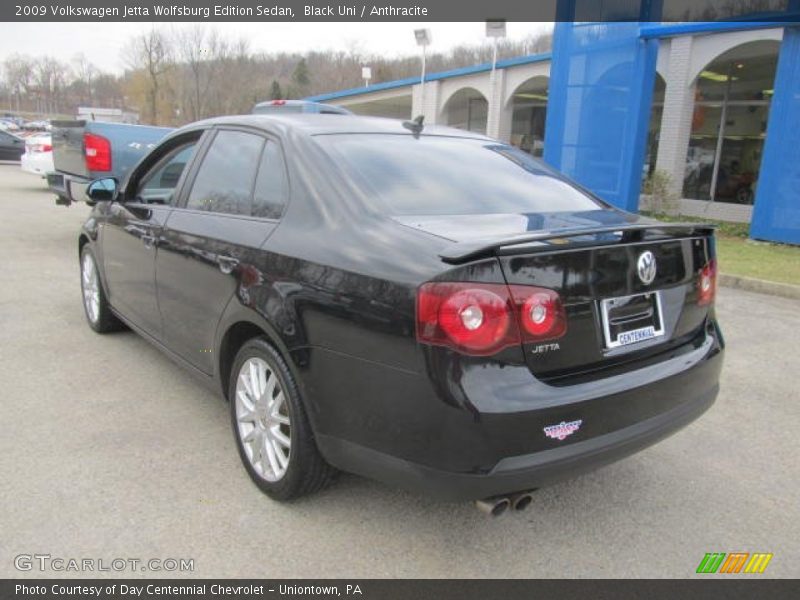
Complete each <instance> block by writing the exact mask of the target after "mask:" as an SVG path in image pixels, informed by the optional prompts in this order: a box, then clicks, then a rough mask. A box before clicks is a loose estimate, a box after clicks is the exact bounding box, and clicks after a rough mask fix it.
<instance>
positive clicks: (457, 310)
mask: <svg viewBox="0 0 800 600" xmlns="http://www.w3.org/2000/svg"><path fill="white" fill-rule="evenodd" d="M88 195H89V198H90V201H91V202H93V203H95V206H94V208H93V210H92V212H91V215H90V217H89V218H88V220H87V221H86V223H85V224H84V226H83V229H82V231H81V232H80V235H79V237H78V240H77V242H78V251H79V255H80V264H81V286H82V290H83V302H84V308H85V312H86V318H87V321H88V324H89V326H90V327H91V328H93V329H94V330H95V331H97V332H100V333H105V332H109V331H112V330H115V329H117V328H119V327H121V326H122V325H123V324H124V325H128V326H129V327H131V328H132V329H133V330H134V331H136V332H138V333H139V334H141V335H142V336H143V337H145V338H146V339H147V340H149V341H150V342H152V343H153V344H155V345H156V346H157V347H158V348H160V349H161V350H163V351H164V352H165V353H166V354H167V355H168V356H170V357H172V358H173V359H174V360H176V361H177V362H178V363H180V364H182V365H184V366H185V367H186V368H187V369H189V370H190V371H192V372H193V373H195V374H196V375H197V376H198V377H199V378H200V380H201V381H203V382H205V383H206V384H208V385H209V386H211V387H212V388H215V389H217V390H219V391H220V392H221V393H222V395H223V396H224V397H225V398H226V399H227V400H228V401H229V403H230V414H231V423H232V428H233V434H234V438H235V440H236V444H237V447H238V451H239V455H240V457H241V460H242V463H243V464H244V468H245V469H246V470H247V473H248V474H249V476H250V477H251V478H252V480H253V481H254V482H255V484H256V485H257V486H258V487H259V488H260V489H261V490H263V491H264V492H266V493H267V494H268V495H270V496H271V497H272V498H275V499H278V500H289V499H291V498H295V497H298V496H301V495H303V494H307V493H310V492H313V491H316V490H319V489H320V488H322V487H323V486H324V485H325V484H326V483H327V482H328V481H329V480H330V478H331V476H332V474H333V473H334V469H342V470H345V471H351V472H354V473H358V474H361V475H365V476H368V477H372V478H375V479H378V480H382V481H386V482H389V483H392V484H398V485H402V486H405V487H408V488H411V489H419V490H424V491H426V492H429V493H435V494H438V495H440V496H442V497H446V498H453V499H455V498H462V499H467V498H470V499H483V500H482V502H481V503H480V505H481V506H482V507H484V508H486V509H487V511H489V512H491V513H493V514H497V513H499V512H502V511H503V510H504V509H505V508H506V507H508V506H509V505H512V506H515V507H518V508H521V507H523V506H525V505H526V504H527V503H529V502H530V491H531V490H533V489H535V488H538V487H540V486H542V485H544V484H546V483H549V482H551V481H554V480H558V479H561V478H564V477H568V476H571V475H574V474H576V473H580V472H582V471H586V470H589V469H592V468H595V467H598V466H600V465H603V464H606V463H609V462H611V461H614V460H617V459H619V458H622V457H624V456H627V455H629V454H631V453H633V452H636V451H638V450H640V449H642V448H644V447H646V446H649V445H650V444H653V443H655V442H656V441H658V440H660V439H662V438H664V437H666V436H668V435H670V434H672V433H673V432H675V431H676V430H677V429H679V428H680V427H682V426H684V425H686V424H687V423H689V422H690V421H692V420H694V419H695V418H697V417H698V416H699V415H700V414H701V413H703V412H704V411H705V410H706V409H707V408H709V406H711V404H712V403H713V402H714V399H715V397H716V395H717V392H718V389H719V384H718V381H719V373H720V368H721V363H722V356H723V340H722V335H721V333H720V330H719V327H718V325H717V320H716V317H715V312H714V295H715V277H716V267H715V264H716V263H715V250H714V238H713V229H711V228H709V227H707V226H703V225H698V224H696V223H689V224H680V223H670V224H666V223H660V222H658V221H654V220H650V219H645V218H642V217H640V216H638V215H634V214H629V213H625V212H622V211H619V210H617V209H614V208H612V207H611V206H609V205H607V204H605V203H603V202H602V201H600V200H599V199H597V198H595V197H593V196H592V195H591V194H589V193H588V192H586V191H585V190H583V189H581V188H579V187H576V186H575V185H574V184H572V183H570V182H569V181H568V180H567V179H565V178H564V177H563V176H561V175H560V174H558V173H557V172H555V171H553V170H552V169H550V168H549V167H547V166H545V165H544V164H543V163H541V162H539V161H538V160H536V159H534V158H532V157H531V156H529V155H527V154H525V153H523V152H521V151H519V150H517V149H515V148H513V147H511V146H509V145H506V144H504V143H501V142H498V141H495V140H491V139H489V138H486V137H483V136H480V135H478V134H475V133H471V132H466V131H461V130H456V129H450V128H443V127H423V125H422V124H421V123H420V122H403V123H401V122H400V121H394V120H389V119H375V118H363V117H353V116H341V117H340V116H336V117H333V116H329V115H281V116H271V117H264V116H239V117H226V118H218V119H212V120H208V121H202V122H199V123H195V124H192V125H188V126H186V127H183V128H181V129H178V130H177V131H175V132H173V133H171V134H170V135H168V136H167V137H166V138H165V139H164V140H162V141H161V143H159V144H158V145H157V146H156V147H155V148H154V149H153V150H152V151H151V152H150V153H149V154H148V155H147V156H146V157H145V158H144V159H143V160H142V161H141V162H140V163H139V164H138V165H137V166H136V167H135V168H134V169H132V170H131V172H130V173H129V174H128V176H127V177H126V178H124V180H123V181H122V182H121V183H118V182H117V181H116V180H114V179H110V178H105V179H100V180H97V181H95V182H93V183H92V184H91V185H90V186H89V189H88ZM135 361H136V357H131V359H130V364H129V366H131V367H132V368H133V365H134V363H135ZM131 410H136V407H131ZM167 454H169V453H167ZM687 460H691V459H687ZM687 468H691V465H690V464H687Z"/></svg>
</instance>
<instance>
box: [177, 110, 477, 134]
mask: <svg viewBox="0 0 800 600" xmlns="http://www.w3.org/2000/svg"><path fill="white" fill-rule="evenodd" d="M212 125H241V126H246V127H254V128H257V129H264V130H267V131H270V130H275V129H283V130H296V131H302V132H304V133H306V134H308V135H332V134H342V133H389V134H408V135H412V132H411V130H410V129H408V128H406V127H404V126H403V121H402V120H400V119H385V118H382V117H362V116H357V115H326V114H308V113H305V114H304V113H287V114H285V115H284V114H277V113H276V114H269V115H236V116H230V117H216V118H213V119H206V120H205V121H200V122H198V123H192V124H190V125H187V126H186V128H185V129H190V128H195V127H209V126H212ZM422 134H423V135H445V136H452V137H463V138H479V139H489V138H487V137H486V136H484V135H482V134H480V133H476V132H474V131H464V130H463V129H455V128H453V127H443V126H440V125H425V126H424V128H423V130H422Z"/></svg>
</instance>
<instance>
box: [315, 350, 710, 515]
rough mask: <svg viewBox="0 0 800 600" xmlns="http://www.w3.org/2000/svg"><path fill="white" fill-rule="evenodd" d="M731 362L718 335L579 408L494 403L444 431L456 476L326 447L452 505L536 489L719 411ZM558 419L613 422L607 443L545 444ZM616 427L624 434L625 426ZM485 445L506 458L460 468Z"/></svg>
mask: <svg viewBox="0 0 800 600" xmlns="http://www.w3.org/2000/svg"><path fill="white" fill-rule="evenodd" d="M722 356H723V351H722V342H721V339H719V338H718V336H717V335H710V336H709V337H708V338H707V340H706V342H705V343H704V344H703V345H702V346H701V347H699V348H697V349H696V350H695V351H694V352H693V353H690V354H689V355H684V356H682V357H676V358H675V359H673V360H674V361H675V363H671V362H670V361H665V363H662V364H661V365H653V366H652V367H648V369H652V368H661V369H662V374H663V375H664V376H663V377H657V378H653V377H650V378H649V383H646V384H644V385H640V386H635V387H629V388H628V389H618V390H615V391H611V392H610V393H596V394H595V396H594V397H592V398H590V399H588V400H587V399H586V398H577V399H576V401H575V402H573V403H570V402H568V401H567V402H562V403H559V402H558V401H556V404H558V406H555V407H548V408H543V409H540V410H531V411H524V412H520V411H518V410H514V408H513V407H516V406H518V405H519V404H518V399H515V398H509V399H508V404H507V405H506V409H505V410H506V412H502V410H503V409H501V408H500V406H499V405H498V404H497V403H496V402H494V403H493V404H492V408H491V410H493V411H495V412H493V413H492V414H481V415H480V416H478V417H477V418H474V419H473V421H477V424H476V425H475V426H474V427H470V426H468V425H464V427H463V430H460V431H456V430H455V429H454V427H453V426H452V424H450V425H448V426H447V427H446V428H443V429H446V433H443V434H442V441H441V448H442V450H441V454H442V455H447V456H448V457H451V458H450V459H449V460H450V462H449V464H452V465H454V467H452V468H451V467H448V466H447V464H448V461H447V460H444V461H443V460H442V457H441V456H436V457H431V459H432V461H433V460H436V461H438V462H439V464H422V463H421V462H419V461H414V460H408V459H407V458H401V457H399V456H398V455H395V454H393V453H392V452H391V451H387V450H386V449H385V448H381V449H380V450H378V449H376V448H369V447H366V446H365V445H362V444H359V443H354V442H353V441H348V440H345V439H342V437H335V436H329V435H326V434H324V433H323V434H320V433H318V434H317V441H318V445H319V447H320V450H321V452H322V453H323V455H324V456H325V457H326V459H327V460H328V461H330V462H331V463H332V464H333V465H334V466H337V467H339V468H341V469H343V470H346V471H350V472H354V473H357V474H360V475H363V476H366V477H370V478H373V479H377V480H381V481H384V482H386V483H389V484H394V485H397V486H400V487H403V488H407V489H412V490H416V491H421V492H424V493H426V494H432V495H435V496H438V497H440V498H443V499H451V500H464V499H479V498H486V497H490V496H496V495H501V494H510V493H513V492H518V491H523V490H531V489H535V488H538V487H542V486H543V485H547V484H550V483H553V482H555V481H558V480H561V479H566V478H569V477H573V476H575V475H578V474H580V473H584V472H587V471H591V470H593V469H596V468H598V467H600V466H603V465H606V464H609V463H612V462H614V461H617V460H619V459H621V458H624V457H626V456H629V455H631V454H633V453H635V452H637V451H639V450H641V449H643V448H646V447H648V446H650V445H652V444H654V443H656V442H658V441H660V440H662V439H664V438H665V437H667V436H669V435H671V434H672V433H674V432H676V431H677V430H679V429H681V428H682V427H684V426H685V425H687V424H688V423H690V422H691V421H693V420H694V419H696V418H697V417H699V416H700V415H701V414H702V413H703V412H705V411H706V410H707V409H708V408H709V407H710V406H711V405H712V404H713V403H714V400H715V399H716V397H717V394H718V392H719V383H718V382H719V374H720V369H721V365H722ZM680 367H682V368H680ZM642 371H645V369H642ZM637 377H639V379H638V381H643V380H644V379H642V378H641V374H637ZM609 379H610V378H609ZM629 381H630V379H629ZM598 383H599V384H598ZM598 383H596V384H595V386H594V387H595V389H597V390H601V391H602V390H603V389H604V387H605V389H607V390H611V389H612V387H610V386H609V384H608V383H603V382H598ZM573 387H575V388H578V387H579V386H573ZM587 402H588V404H587ZM589 406H590V407H591V408H589ZM484 408H487V407H484ZM498 411H500V412H498ZM559 411H560V414H563V415H565V417H564V420H568V419H570V418H581V417H583V419H584V425H583V428H585V429H586V430H588V431H589V432H591V428H592V426H593V425H596V423H593V421H594V422H597V421H602V420H604V419H605V420H606V421H607V422H606V423H605V424H604V427H605V431H604V432H603V433H602V434H599V435H586V432H584V431H581V432H580V435H579V434H578V433H576V434H575V435H574V436H570V437H567V438H566V441H564V440H562V441H558V440H544V439H542V438H544V435H543V432H542V425H543V424H558V423H559V422H560V421H561V420H562V418H561V417H559V416H557V415H558V414H559ZM631 411H633V412H636V416H635V417H631V416H630V415H628V414H627V413H629V412H631ZM553 415H555V420H554V417H553ZM642 415H647V416H642ZM615 423H616V424H621V426H619V427H616V426H615V425H614V424H615ZM475 427H477V428H478V429H479V430H482V433H483V434H484V435H483V438H482V437H481V436H480V435H476V434H475ZM504 428H505V430H504ZM506 431H507V435H506V433H505V432H506ZM408 435H410V436H413V435H414V432H413V431H409V432H408ZM444 438H447V439H448V440H449V441H445V439H444ZM520 438H523V439H529V440H535V441H533V442H531V443H532V444H535V445H536V447H537V450H536V451H533V452H525V453H518V452H516V451H515V450H516V449H518V448H520V447H522V446H520V444H521V442H520ZM483 439H490V440H491V442H490V443H487V444H486V447H487V448H491V449H492V456H494V457H497V459H496V460H494V461H493V463H492V464H491V466H489V467H487V468H483V469H463V468H459V467H457V466H455V465H457V464H458V462H457V460H455V459H453V458H452V457H454V456H459V454H463V455H469V454H470V453H471V452H474V450H475V447H476V446H480V445H481V442H482V441H483ZM453 440H455V442H453ZM454 444H455V445H454ZM459 444H460V445H461V446H460V447H459ZM459 450H461V452H459ZM443 462H444V465H445V466H442V463H443Z"/></svg>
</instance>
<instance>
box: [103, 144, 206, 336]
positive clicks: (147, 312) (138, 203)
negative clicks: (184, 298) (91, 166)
mask: <svg viewBox="0 0 800 600" xmlns="http://www.w3.org/2000/svg"><path fill="white" fill-rule="evenodd" d="M195 143H196V140H193V141H190V142H184V143H180V144H178V147H174V146H172V145H169V146H168V147H166V148H164V149H163V150H162V151H161V152H159V155H160V156H154V157H153V159H152V160H155V163H154V164H153V166H152V168H150V169H147V168H145V169H144V170H143V172H141V173H137V174H135V175H134V177H133V178H132V180H131V182H130V183H129V184H128V189H127V190H126V191H125V193H124V195H123V197H122V198H121V201H120V202H114V203H113V204H112V205H111V207H110V208H109V213H108V218H107V221H106V223H105V226H104V227H103V232H102V236H103V240H102V247H103V269H104V272H105V277H106V284H107V287H108V293H109V301H110V302H111V305H112V306H113V307H114V308H115V309H116V310H117V311H118V312H119V313H121V314H122V316H124V317H125V318H126V319H128V320H129V321H131V322H132V323H133V324H134V325H136V326H137V327H139V328H141V329H143V330H144V331H145V332H146V333H148V334H150V335H151V336H153V337H155V338H157V339H160V337H161V315H160V313H159V309H158V298H157V296H156V278H155V266H156V262H155V261H156V253H157V252H158V248H157V240H158V237H159V236H160V235H161V231H162V228H163V227H164V224H165V223H166V222H167V218H168V217H169V214H170V212H171V211H172V203H173V198H174V195H175V191H176V189H177V187H178V183H179V181H180V179H181V176H182V174H183V171H184V167H185V166H186V164H187V163H188V162H189V160H190V159H191V157H192V154H193V152H194V148H195Z"/></svg>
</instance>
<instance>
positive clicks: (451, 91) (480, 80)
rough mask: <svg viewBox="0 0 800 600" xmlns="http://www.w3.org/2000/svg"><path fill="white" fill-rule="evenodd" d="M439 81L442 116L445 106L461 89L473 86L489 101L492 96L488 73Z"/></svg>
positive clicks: (440, 113) (439, 108)
mask: <svg viewBox="0 0 800 600" xmlns="http://www.w3.org/2000/svg"><path fill="white" fill-rule="evenodd" d="M439 82H440V88H439V107H438V111H437V112H438V113H439V115H440V116H441V115H443V114H444V111H445V107H446V106H447V103H448V102H450V99H451V98H452V97H453V96H454V95H456V94H457V93H458V92H460V91H461V90H464V89H468V88H472V89H474V90H476V91H478V92H480V94H481V96H483V97H484V99H485V100H486V101H487V102H489V98H491V97H492V90H491V86H490V85H489V84H490V81H489V74H488V73H474V74H472V75H467V76H463V77H453V78H450V79H440V80H439Z"/></svg>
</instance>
